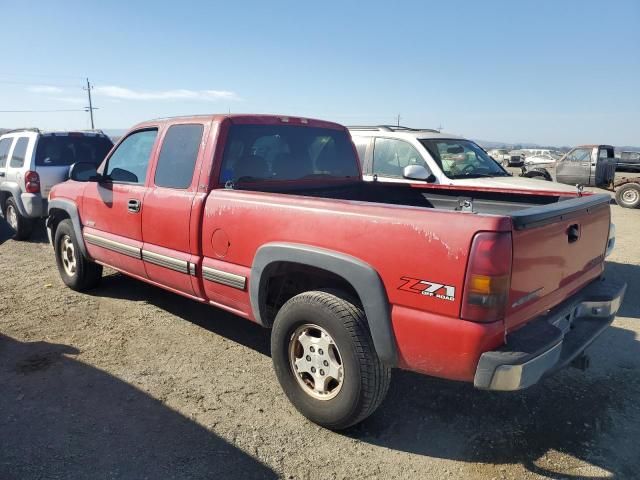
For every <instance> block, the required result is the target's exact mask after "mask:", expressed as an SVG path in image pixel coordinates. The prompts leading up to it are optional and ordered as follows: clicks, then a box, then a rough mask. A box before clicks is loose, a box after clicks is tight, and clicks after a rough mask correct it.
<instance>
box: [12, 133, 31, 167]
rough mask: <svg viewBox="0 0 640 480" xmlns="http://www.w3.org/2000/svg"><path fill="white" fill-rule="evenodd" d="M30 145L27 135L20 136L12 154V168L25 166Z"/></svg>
mask: <svg viewBox="0 0 640 480" xmlns="http://www.w3.org/2000/svg"><path fill="white" fill-rule="evenodd" d="M28 145H29V139H28V138H27V137H20V138H18V141H17V142H16V146H15V147H13V153H12V154H11V161H10V162H9V166H10V167H11V168H22V167H23V166H24V157H25V155H26V154H27V146H28Z"/></svg>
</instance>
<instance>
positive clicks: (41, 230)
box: [0, 215, 49, 245]
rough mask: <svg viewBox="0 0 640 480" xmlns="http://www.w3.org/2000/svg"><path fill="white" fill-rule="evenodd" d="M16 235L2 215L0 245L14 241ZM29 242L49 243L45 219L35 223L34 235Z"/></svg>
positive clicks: (0, 220) (0, 216)
mask: <svg viewBox="0 0 640 480" xmlns="http://www.w3.org/2000/svg"><path fill="white" fill-rule="evenodd" d="M15 233H16V232H15V231H14V230H13V228H11V227H10V226H9V224H8V223H7V221H6V220H5V219H4V217H3V216H2V215H0V245H2V244H3V243H4V242H6V241H7V240H11V239H13V236H14V235H15ZM27 241H28V242H31V243H47V242H48V241H49V238H48V237H47V228H46V226H45V223H44V219H37V220H35V221H34V226H33V233H32V234H31V237H30V238H29V240H27Z"/></svg>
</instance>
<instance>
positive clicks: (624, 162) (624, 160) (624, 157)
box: [616, 152, 640, 172]
mask: <svg viewBox="0 0 640 480" xmlns="http://www.w3.org/2000/svg"><path fill="white" fill-rule="evenodd" d="M616 170H619V171H621V172H640V152H620V158H618V159H617V161H616Z"/></svg>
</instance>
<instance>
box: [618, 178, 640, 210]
mask: <svg viewBox="0 0 640 480" xmlns="http://www.w3.org/2000/svg"><path fill="white" fill-rule="evenodd" d="M616 202H617V203H618V205H620V206H621V207H625V208H638V207H640V185H639V184H637V183H627V184H626V185H623V186H621V187H620V188H618V189H617V190H616Z"/></svg>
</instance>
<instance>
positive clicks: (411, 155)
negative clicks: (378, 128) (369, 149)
mask: <svg viewBox="0 0 640 480" xmlns="http://www.w3.org/2000/svg"><path fill="white" fill-rule="evenodd" d="M407 165H424V160H423V159H422V157H421V156H420V154H419V153H418V151H417V150H416V149H415V148H413V146H412V145H411V144H409V143H407V142H404V141H402V140H395V139H392V138H376V140H375V145H374V149H373V173H375V174H377V175H382V176H384V177H402V171H403V169H404V167H406V166H407Z"/></svg>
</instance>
